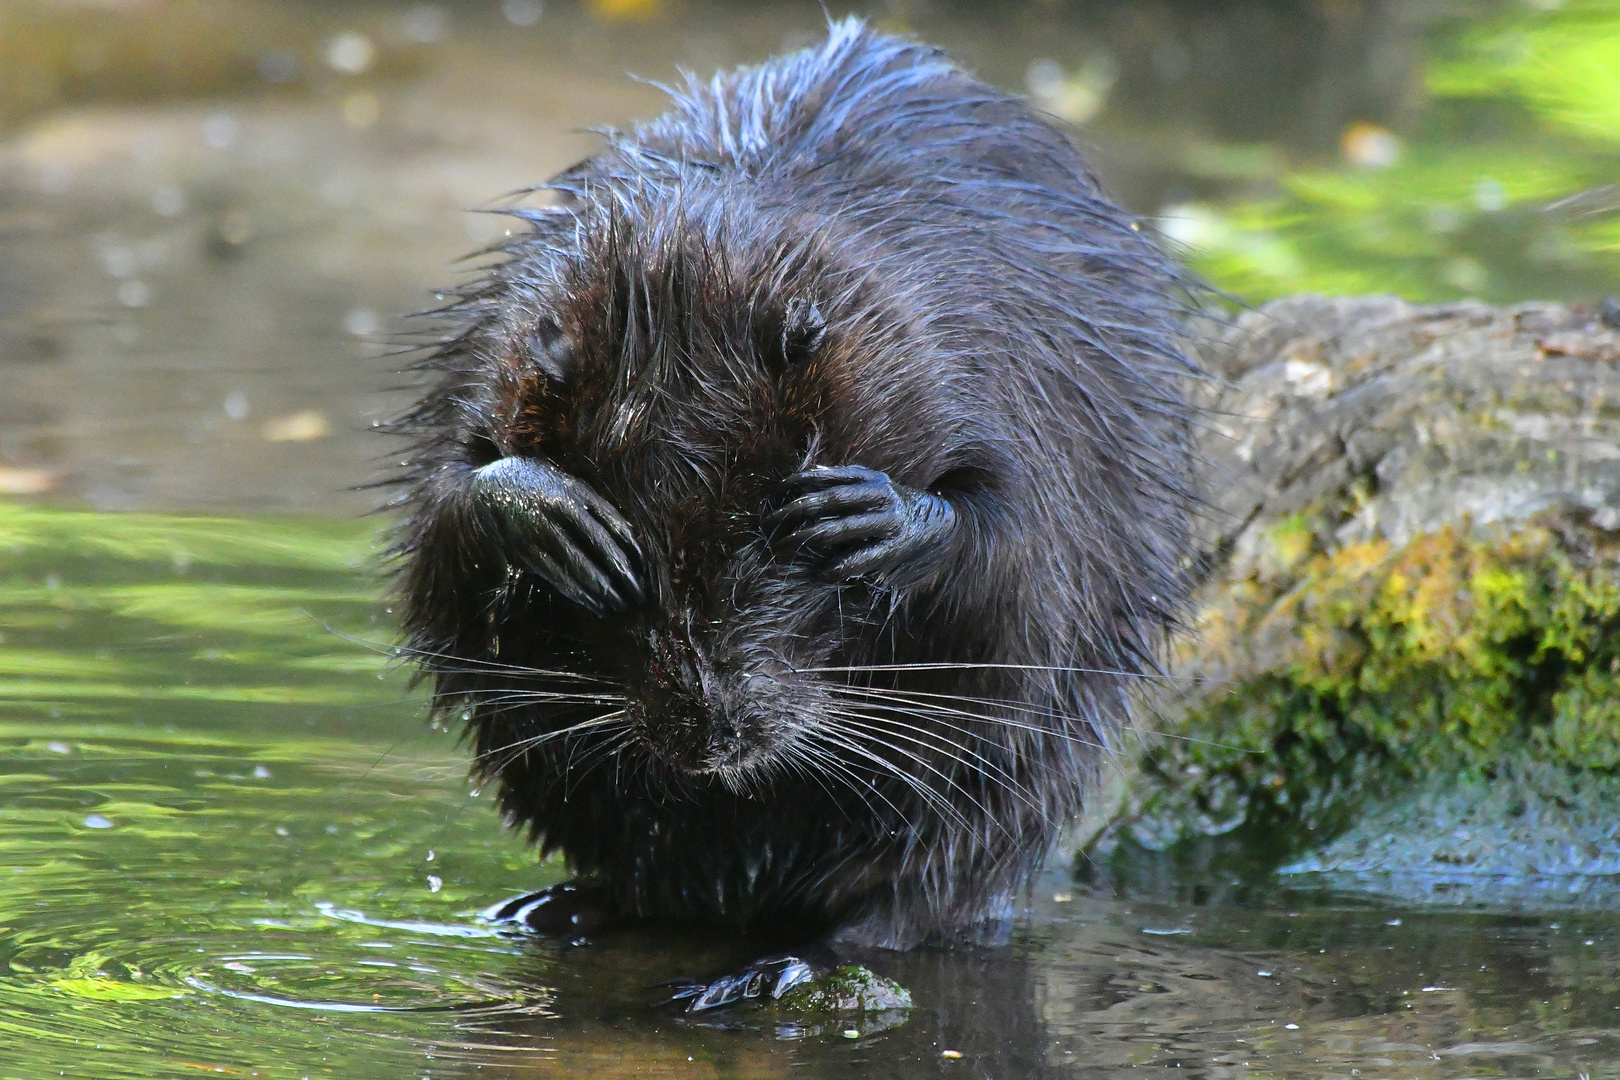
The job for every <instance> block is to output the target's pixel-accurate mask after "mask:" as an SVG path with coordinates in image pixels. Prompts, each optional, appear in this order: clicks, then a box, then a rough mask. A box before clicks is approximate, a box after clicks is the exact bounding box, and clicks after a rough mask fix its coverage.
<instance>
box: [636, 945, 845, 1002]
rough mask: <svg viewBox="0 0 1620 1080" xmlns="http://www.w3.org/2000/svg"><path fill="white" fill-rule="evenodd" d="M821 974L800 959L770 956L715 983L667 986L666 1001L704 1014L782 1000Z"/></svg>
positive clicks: (675, 982) (677, 982)
mask: <svg viewBox="0 0 1620 1080" xmlns="http://www.w3.org/2000/svg"><path fill="white" fill-rule="evenodd" d="M821 973H822V972H821V971H820V970H818V969H817V968H815V967H813V966H811V965H810V963H808V962H807V961H804V960H801V959H799V958H798V957H797V956H767V957H765V958H764V959H762V960H756V961H754V962H753V963H752V964H749V965H748V966H747V967H745V968H743V969H741V970H740V971H733V972H730V973H729V974H726V975H722V976H720V977H719V978H718V979H715V980H714V981H713V982H707V983H705V982H699V981H697V980H693V979H675V980H672V981H670V982H669V983H666V984H664V985H666V986H668V987H669V988H670V995H669V997H668V998H667V999H666V1000H667V1001H685V1002H686V1003H687V1004H686V1011H687V1012H702V1011H704V1010H705V1009H716V1008H719V1007H720V1006H722V1005H730V1004H732V1003H733V1002H737V1001H742V1000H745V999H747V998H758V997H766V998H779V997H781V996H782V995H783V994H785V993H787V992H788V991H789V990H792V989H793V988H794V987H796V986H801V985H803V984H804V983H807V982H810V981H811V980H813V979H815V978H816V977H817V976H819V975H820V974H821Z"/></svg>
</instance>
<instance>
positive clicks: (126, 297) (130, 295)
mask: <svg viewBox="0 0 1620 1080" xmlns="http://www.w3.org/2000/svg"><path fill="white" fill-rule="evenodd" d="M118 302H119V303H120V304H123V305H124V306H125V307H127V308H143V307H145V306H146V305H147V304H150V303H151V302H152V287H151V286H150V285H148V284H147V283H146V282H144V281H142V280H141V279H140V278H130V279H129V280H128V281H126V282H124V283H123V284H122V285H119V286H118Z"/></svg>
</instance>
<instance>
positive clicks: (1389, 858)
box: [1093, 297, 1620, 891]
mask: <svg viewBox="0 0 1620 1080" xmlns="http://www.w3.org/2000/svg"><path fill="white" fill-rule="evenodd" d="M1204 359H1205V362H1206V364H1207V365H1208V366H1209V368H1210V369H1211V370H1212V372H1213V373H1214V374H1215V375H1217V376H1219V377H1220V378H1221V379H1223V380H1225V382H1224V384H1218V383H1217V384H1212V385H1211V387H1210V388H1209V390H1208V393H1209V395H1210V398H1211V402H1210V404H1211V406H1212V415H1213V417H1214V419H1213V422H1212V425H1211V430H1209V431H1208V432H1206V434H1205V436H1204V438H1203V441H1202V442H1203V450H1204V453H1205V454H1206V455H1207V458H1208V461H1209V470H1208V480H1207V498H1208V499H1209V501H1210V503H1211V504H1212V512H1211V513H1209V514H1208V515H1207V521H1206V533H1205V536H1204V538H1203V540H1204V550H1203V557H1204V570H1205V572H1206V577H1205V583H1204V587H1203V590H1202V593H1201V597H1200V605H1199V612H1198V616H1197V623H1196V626H1195V628H1194V631H1195V632H1194V633H1193V634H1191V635H1189V636H1188V638H1187V639H1186V640H1184V641H1183V643H1182V645H1181V647H1180V650H1179V653H1178V655H1177V656H1176V658H1175V663H1174V669H1173V670H1174V673H1175V675H1176V676H1177V677H1178V679H1179V680H1180V681H1179V682H1178V684H1177V686H1178V689H1177V691H1176V692H1175V693H1174V694H1172V695H1167V696H1166V697H1165V698H1164V699H1162V700H1161V701H1160V703H1159V704H1160V713H1161V715H1160V717H1159V720H1158V722H1157V724H1156V726H1157V727H1158V728H1160V729H1161V730H1162V731H1163V732H1164V733H1166V734H1169V735H1172V736H1175V737H1172V738H1164V739H1159V740H1157V741H1154V742H1153V743H1152V744H1151V745H1150V747H1149V749H1148V750H1146V751H1145V752H1143V753H1142V754H1140V755H1139V756H1138V758H1137V760H1135V761H1134V762H1132V763H1131V764H1130V768H1131V769H1132V776H1131V781H1130V783H1128V784H1126V785H1124V795H1123V796H1122V798H1121V799H1120V800H1119V801H1118V803H1117V805H1116V806H1115V807H1113V808H1112V809H1111V812H1110V813H1109V814H1108V815H1105V816H1106V817H1107V818H1108V823H1107V827H1106V828H1105V829H1104V830H1103V831H1102V834H1101V836H1100V838H1099V839H1098V840H1097V841H1096V843H1095V844H1094V845H1093V849H1094V850H1093V857H1094V858H1099V859H1102V860H1104V861H1105V862H1106V861H1107V860H1108V859H1116V860H1117V859H1120V858H1128V857H1130V856H1131V854H1132V853H1133V852H1135V853H1138V854H1139V853H1141V852H1144V851H1146V852H1164V851H1171V850H1172V849H1178V848H1179V849H1185V848H1187V847H1188V846H1189V845H1194V844H1198V843H1200V842H1205V843H1206V844H1207V841H1208V838H1211V837H1230V838H1231V839H1230V841H1223V843H1234V844H1237V845H1238V846H1242V845H1245V844H1247V845H1248V846H1250V847H1253V846H1255V845H1257V844H1258V845H1263V846H1265V847H1266V848H1267V849H1268V850H1269V851H1270V852H1271V853H1272V854H1273V856H1280V857H1282V858H1287V857H1290V856H1296V857H1297V856H1300V855H1301V854H1302V853H1304V852H1307V851H1310V850H1312V849H1318V854H1317V855H1316V856H1315V857H1314V858H1315V859H1316V860H1317V861H1315V862H1312V861H1310V859H1309V858H1307V859H1304V860H1298V859H1296V861H1295V862H1294V863H1293V868H1295V869H1298V868H1304V867H1311V868H1314V869H1318V870H1323V871H1325V870H1327V869H1329V868H1334V867H1336V868H1339V869H1346V870H1347V872H1348V870H1349V868H1350V867H1351V866H1352V865H1353V866H1354V868H1355V869H1354V873H1358V874H1371V873H1374V871H1373V869H1372V867H1373V865H1374V863H1377V865H1378V866H1379V867H1380V869H1379V870H1378V871H1377V872H1379V873H1385V872H1394V871H1396V870H1398V869H1399V865H1396V864H1400V865H1413V866H1417V865H1422V866H1430V865H1432V864H1433V863H1434V860H1435V859H1440V858H1443V857H1445V856H1444V844H1443V843H1439V844H1437V845H1430V846H1429V847H1427V848H1425V847H1423V843H1424V838H1438V837H1441V836H1442V835H1446V836H1449V835H1454V834H1455V830H1456V829H1457V828H1463V827H1464V826H1465V823H1470V822H1471V823H1472V824H1468V825H1467V827H1468V828H1470V829H1473V830H1474V832H1472V833H1470V835H1471V836H1475V837H1476V838H1477V839H1478V840H1479V843H1481V844H1486V845H1489V844H1495V845H1497V846H1502V847H1511V846H1516V847H1518V848H1520V849H1521V851H1520V853H1521V854H1523V853H1527V852H1529V851H1532V850H1536V851H1539V850H1542V849H1546V848H1556V847H1557V846H1558V845H1559V844H1566V845H1567V844H1580V845H1585V846H1584V847H1583V848H1582V850H1583V851H1586V852H1587V853H1588V854H1587V855H1586V856H1583V858H1582V859H1581V860H1579V861H1580V863H1581V865H1583V866H1585V867H1587V868H1588V870H1590V868H1592V867H1603V866H1609V865H1611V864H1613V865H1615V866H1617V867H1620V837H1617V835H1616V831H1617V830H1613V829H1610V830H1608V831H1607V832H1604V831H1603V830H1602V829H1599V830H1598V831H1597V832H1592V831H1590V830H1585V831H1582V830H1574V831H1572V829H1573V826H1572V825H1571V824H1570V821H1571V820H1572V819H1569V818H1567V817H1560V816H1558V815H1552V814H1531V815H1529V817H1522V816H1521V817H1520V818H1515V819H1514V822H1515V824H1514V828H1513V830H1509V829H1507V828H1506V827H1505V826H1503V825H1502V822H1504V821H1505V820H1506V819H1504V818H1502V817H1501V816H1500V815H1498V814H1495V812H1494V811H1488V810H1485V809H1483V808H1484V807H1485V805H1486V804H1485V803H1483V802H1480V800H1483V799H1485V798H1486V797H1487V796H1489V797H1490V798H1492V799H1497V801H1499V802H1500V801H1504V800H1502V799H1501V798H1499V788H1500V785H1502V784H1504V783H1506V781H1505V780H1503V779H1502V778H1503V777H1509V776H1522V775H1530V773H1526V772H1525V769H1530V770H1531V772H1532V773H1533V774H1534V775H1535V776H1537V777H1539V778H1540V779H1538V781H1537V785H1538V790H1540V789H1546V790H1551V789H1552V788H1556V787H1557V785H1556V784H1552V783H1551V781H1550V780H1549V779H1548V778H1549V777H1552V776H1554V775H1566V774H1567V775H1568V776H1570V777H1575V778H1581V781H1580V782H1582V783H1585V782H1586V780H1587V779H1592V778H1602V777H1608V776H1610V774H1611V773H1613V771H1614V770H1615V769H1616V768H1617V767H1620V678H1617V672H1620V634H1617V633H1616V632H1615V631H1616V628H1617V626H1620V370H1617V366H1616V365H1617V364H1620V332H1616V331H1615V330H1613V329H1609V328H1607V327H1605V326H1604V325H1603V324H1602V323H1601V322H1600V321H1599V320H1598V318H1597V317H1596V316H1595V315H1594V314H1593V313H1592V312H1588V311H1583V310H1580V309H1571V308H1566V307H1562V306H1558V305H1551V304H1531V305H1524V306H1520V307H1516V308H1506V309H1498V308H1492V307H1489V306H1486V305H1483V304H1478V303H1471V302H1470V303H1458V304H1447V305H1440V306H1431V307H1417V306H1413V305H1410V304H1407V303H1405V302H1403V301H1400V300H1396V299H1390V298H1366V299H1322V298H1316V297H1296V298H1291V299H1288V300H1283V301H1278V302H1276V303H1273V304H1270V305H1268V306H1266V307H1265V308H1264V309H1262V310H1260V311H1258V312H1252V313H1249V314H1246V315H1244V316H1243V317H1241V318H1239V319H1238V320H1236V322H1235V323H1234V324H1233V325H1232V326H1231V327H1230V328H1228V330H1227V331H1226V332H1225V333H1224V334H1223V335H1222V336H1220V337H1219V338H1218V339H1217V340H1214V341H1212V342H1211V343H1210V344H1209V346H1208V347H1207V349H1206V350H1205V356H1204ZM1504 762H1521V763H1528V764H1525V765H1523V767H1522V768H1521V767H1519V766H1511V767H1510V766H1508V765H1504ZM1420 778H1421V779H1423V780H1425V781H1428V782H1432V783H1440V784H1442V785H1447V784H1449V785H1450V786H1446V787H1444V791H1445V792H1446V793H1447V794H1445V795H1444V796H1443V797H1442V796H1440V795H1436V794H1433V793H1432V792H1431V793H1430V794H1428V795H1423V794H1411V792H1412V790H1413V787H1412V786H1413V784H1414V783H1415V782H1416V781H1417V780H1418V779H1420ZM1549 784H1551V788H1549V787H1548V785H1549ZM1515 799H1517V797H1516V796H1515V797H1514V798H1508V799H1506V800H1505V802H1506V803H1514V804H1516V803H1515ZM1389 800H1393V801H1389ZM1476 804H1477V805H1478V806H1480V807H1481V809H1480V810H1479V811H1478V812H1477V813H1476V812H1474V811H1471V810H1469V809H1468V808H1469V807H1471V806H1475V805H1476ZM1493 805H1494V804H1493ZM1525 805H1529V803H1526V804H1525ZM1594 807H1601V803H1595V804H1594ZM1374 813H1376V815H1377V816H1376V818H1374V817H1372V816H1369V815H1370V814H1374ZM1403 813H1409V814H1410V815H1411V816H1410V818H1409V819H1403V818H1401V816H1400V815H1401V814H1403ZM1594 813H1597V814H1598V817H1599V818H1601V816H1602V815H1601V812H1600V811H1599V810H1594ZM1392 815H1393V816H1392ZM1436 815H1439V817H1436ZM1448 815H1449V816H1448ZM1611 816H1614V815H1613V814H1611ZM1594 820H1596V819H1594ZM1368 829H1371V830H1374V831H1375V832H1377V835H1379V836H1384V835H1390V836H1397V835H1404V836H1405V837H1406V838H1407V840H1408V841H1410V842H1404V843H1401V844H1388V845H1380V844H1379V843H1376V842H1373V841H1371V840H1355V839H1353V838H1354V837H1356V836H1361V835H1362V834H1363V832H1364V831H1365V830H1368ZM1583 829H1584V827H1583ZM1358 830H1361V831H1358ZM1378 830H1382V831H1378ZM1524 830H1529V831H1528V832H1525V831H1524ZM1341 833H1342V834H1343V835H1344V837H1345V839H1344V840H1343V843H1344V844H1350V845H1352V847H1351V848H1344V847H1342V846H1341V847H1333V846H1329V847H1326V848H1322V847H1321V844H1322V841H1323V840H1324V839H1325V838H1328V837H1332V836H1334V835H1338V834H1341ZM1577 833H1578V834H1579V835H1578V836H1577ZM1593 845H1595V847H1594V846H1593ZM1350 850H1354V851H1356V852H1359V853H1360V854H1359V855H1357V856H1356V857H1355V858H1354V859H1350V861H1349V862H1346V861H1344V860H1345V859H1349V858H1350V856H1348V855H1347V854H1345V852H1347V851H1350ZM1358 860H1359V861H1358ZM1511 862H1512V859H1511V858H1509V859H1508V862H1507V863H1503V864H1502V865H1503V866H1506V865H1508V864H1509V863H1511ZM1492 865H1495V864H1492ZM1521 869H1522V868H1521ZM1561 872H1562V871H1557V870H1551V869H1550V870H1549V873H1554V874H1556V873H1561ZM1582 872H1583V873H1586V872H1587V871H1582ZM1604 872H1605V873H1608V872H1615V871H1604ZM1515 873H1520V871H1519V870H1512V871H1503V875H1511V874H1515ZM1493 875H1495V876H1502V875H1497V874H1496V871H1495V870H1492V871H1489V872H1485V873H1484V874H1483V877H1482V879H1481V880H1483V879H1485V878H1492V877H1493ZM1521 876H1522V874H1521ZM1486 889H1487V891H1489V887H1488V886H1486Z"/></svg>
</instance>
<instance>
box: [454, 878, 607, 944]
mask: <svg viewBox="0 0 1620 1080" xmlns="http://www.w3.org/2000/svg"><path fill="white" fill-rule="evenodd" d="M606 901H607V898H606V897H605V896H603V894H602V892H601V890H599V889H597V888H596V887H594V886H592V885H589V884H581V883H579V882H574V881H565V882H563V883H562V884H561V885H553V886H551V887H550V888H549V889H541V890H540V891H539V892H532V893H526V894H525V895H523V896H514V897H513V898H512V899H510V900H503V901H501V902H500V903H499V904H496V905H495V906H494V907H491V908H489V909H487V910H486V911H485V912H484V917H485V918H486V919H489V920H491V921H493V922H503V923H515V924H517V925H519V926H522V927H524V928H525V929H528V930H532V931H534V932H535V933H537V934H545V935H547V936H549V937H565V938H578V937H580V936H581V935H584V934H590V933H594V932H595V931H597V930H600V929H602V928H603V927H604V926H609V925H611V924H612V923H613V921H614V920H613V916H612V913H611V911H610V910H609V909H608V906H607V902H606Z"/></svg>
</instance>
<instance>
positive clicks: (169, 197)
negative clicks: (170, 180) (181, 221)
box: [152, 184, 186, 217]
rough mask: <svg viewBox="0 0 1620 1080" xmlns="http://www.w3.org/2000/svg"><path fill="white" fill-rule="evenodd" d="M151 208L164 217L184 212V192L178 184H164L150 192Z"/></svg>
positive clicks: (175, 215)
mask: <svg viewBox="0 0 1620 1080" xmlns="http://www.w3.org/2000/svg"><path fill="white" fill-rule="evenodd" d="M152 209H153V210H155V211H156V212H157V213H159V214H161V215H163V216H164V217H179V216H180V215H181V214H183V213H185V209H186V193H185V191H184V190H183V189H182V188H181V187H180V185H179V184H165V185H163V186H162V187H160V188H158V189H157V190H156V191H154V192H152Z"/></svg>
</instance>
